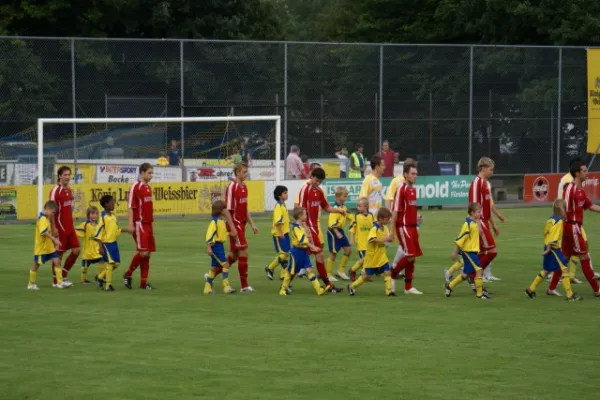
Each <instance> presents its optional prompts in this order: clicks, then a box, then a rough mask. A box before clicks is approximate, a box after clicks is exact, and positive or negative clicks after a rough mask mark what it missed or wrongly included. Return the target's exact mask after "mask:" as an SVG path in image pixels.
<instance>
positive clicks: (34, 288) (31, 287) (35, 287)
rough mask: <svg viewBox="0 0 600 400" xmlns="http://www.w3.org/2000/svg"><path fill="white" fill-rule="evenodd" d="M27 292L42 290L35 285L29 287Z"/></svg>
mask: <svg viewBox="0 0 600 400" xmlns="http://www.w3.org/2000/svg"><path fill="white" fill-rule="evenodd" d="M27 290H40V288H39V287H38V285H36V284H35V283H34V284H33V285H27Z"/></svg>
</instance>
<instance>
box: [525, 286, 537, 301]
mask: <svg viewBox="0 0 600 400" xmlns="http://www.w3.org/2000/svg"><path fill="white" fill-rule="evenodd" d="M525 294H527V296H528V297H529V298H530V299H535V292H532V291H531V290H529V288H527V289H525Z"/></svg>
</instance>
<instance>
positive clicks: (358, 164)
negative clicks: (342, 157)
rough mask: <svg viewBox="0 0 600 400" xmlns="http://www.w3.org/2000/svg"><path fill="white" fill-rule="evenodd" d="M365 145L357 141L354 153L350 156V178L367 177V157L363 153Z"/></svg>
mask: <svg viewBox="0 0 600 400" xmlns="http://www.w3.org/2000/svg"><path fill="white" fill-rule="evenodd" d="M363 149H364V145H363V144H362V143H357V144H356V146H354V153H352V156H351V157H350V172H349V174H348V178H352V179H357V178H364V177H365V157H364V155H363Z"/></svg>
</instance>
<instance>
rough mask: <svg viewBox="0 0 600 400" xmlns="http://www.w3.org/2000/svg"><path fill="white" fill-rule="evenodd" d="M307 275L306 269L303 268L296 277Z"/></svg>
mask: <svg viewBox="0 0 600 400" xmlns="http://www.w3.org/2000/svg"><path fill="white" fill-rule="evenodd" d="M305 276H306V269H304V268H302V269H301V270H300V271H298V273H297V274H296V278H304V277H305Z"/></svg>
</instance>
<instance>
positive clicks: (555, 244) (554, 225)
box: [544, 216, 563, 249]
mask: <svg viewBox="0 0 600 400" xmlns="http://www.w3.org/2000/svg"><path fill="white" fill-rule="evenodd" d="M562 235H563V220H562V219H561V218H560V217H555V216H552V217H550V218H548V220H547V221H546V225H545V226H544V244H545V245H546V246H550V247H551V248H553V249H560V245H561V241H562Z"/></svg>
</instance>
